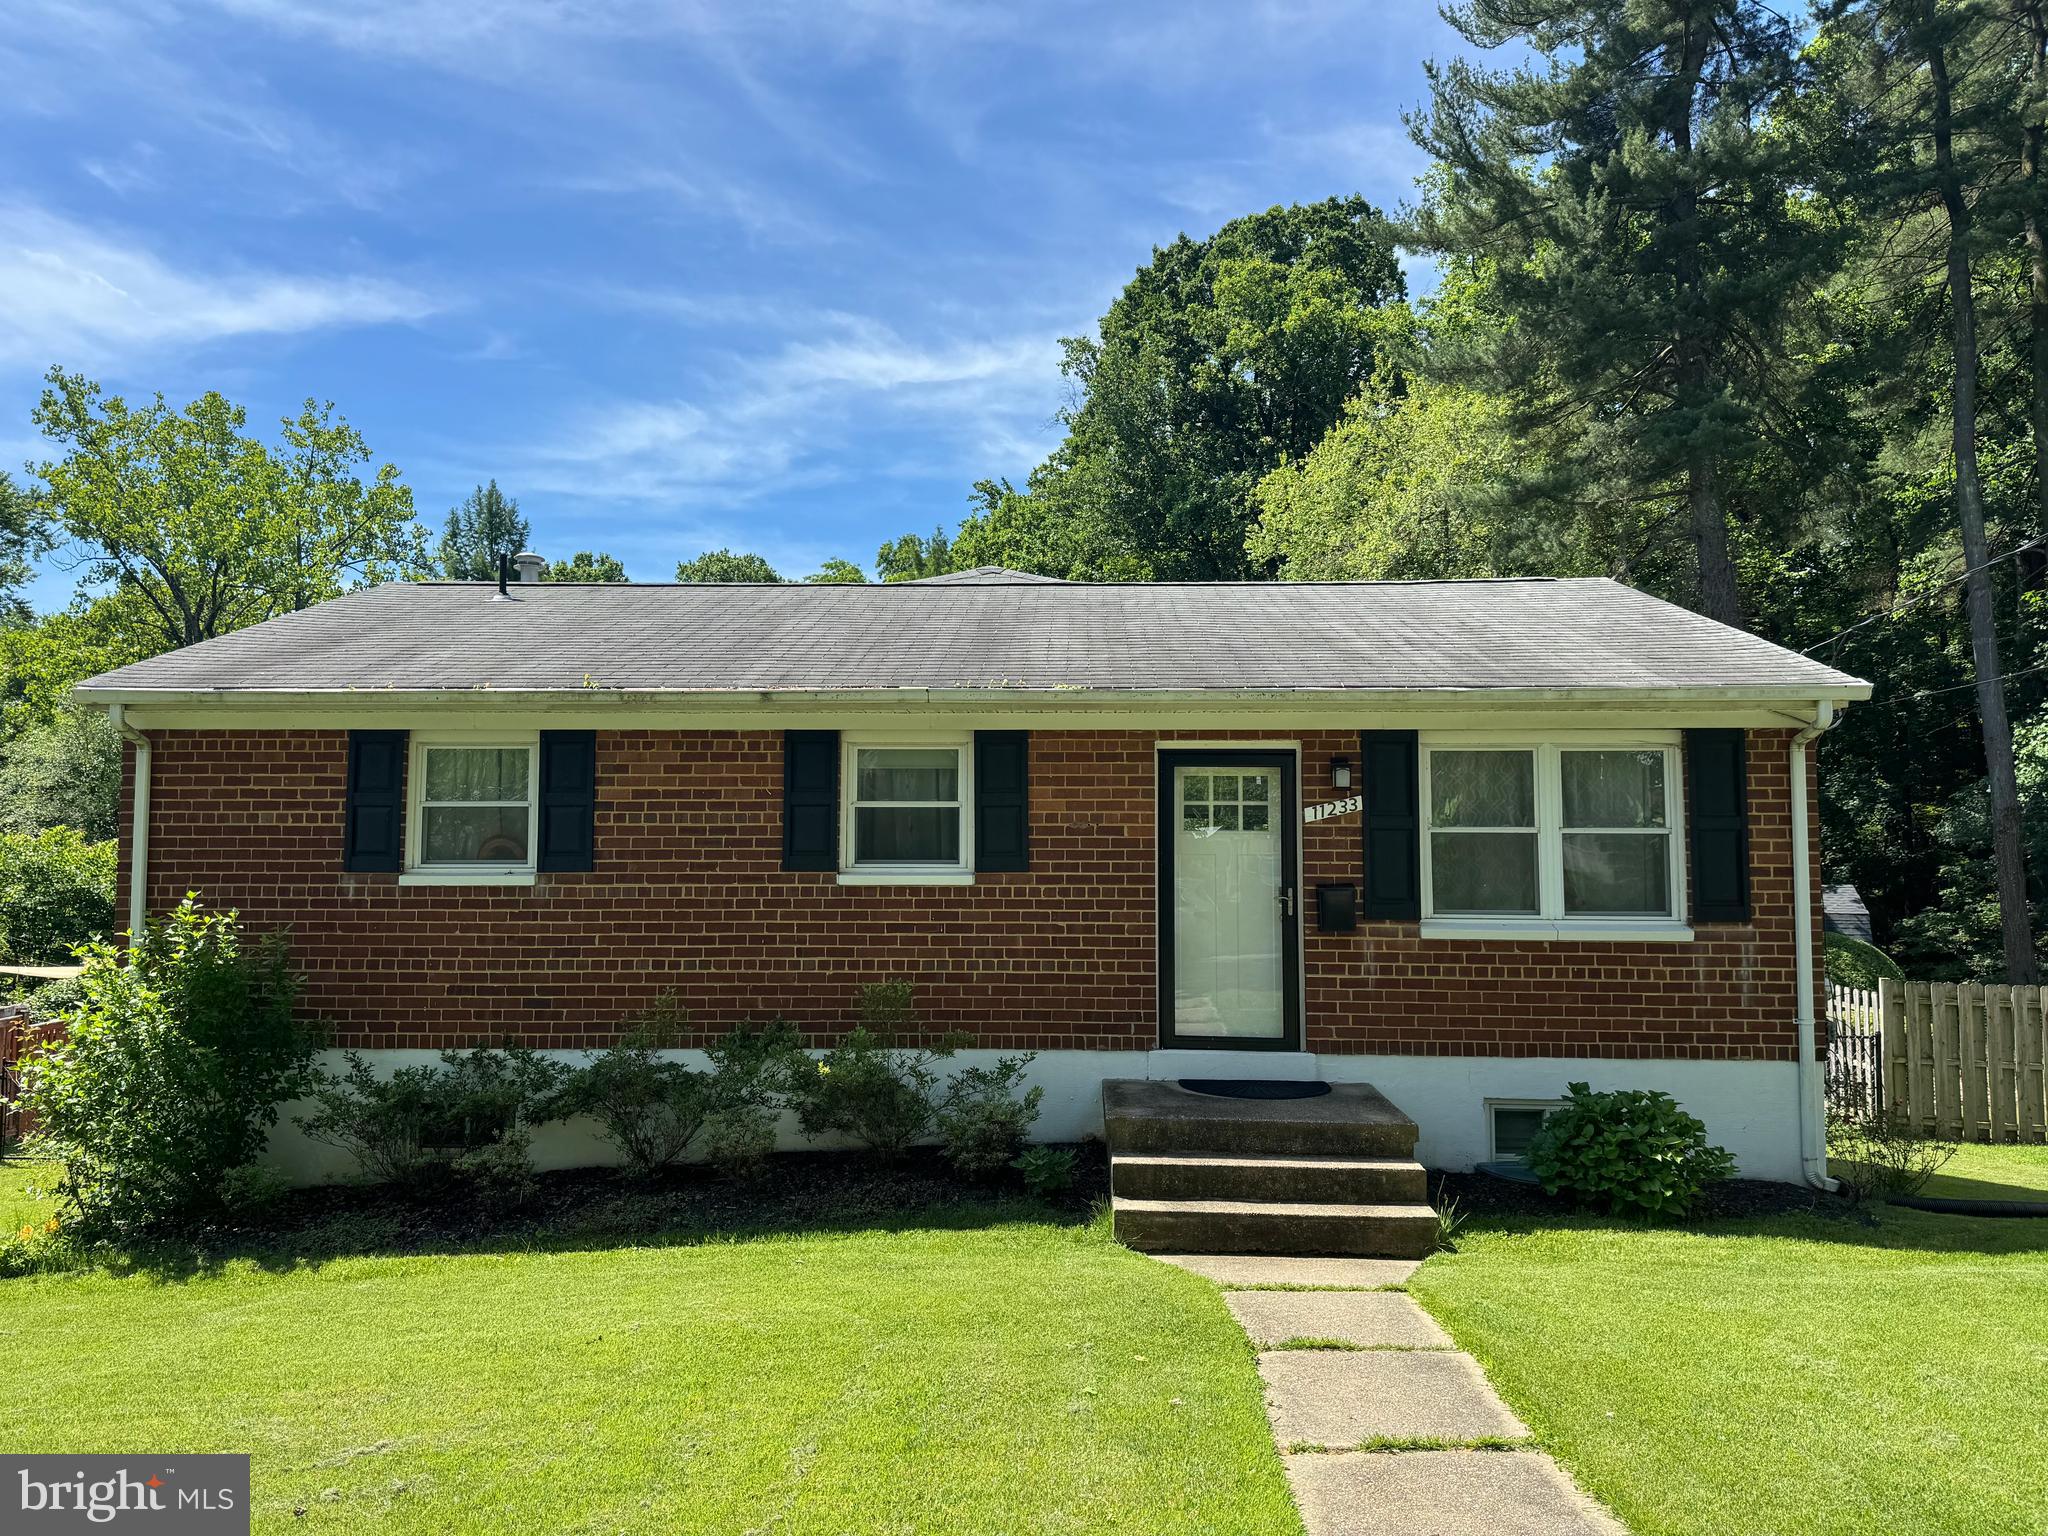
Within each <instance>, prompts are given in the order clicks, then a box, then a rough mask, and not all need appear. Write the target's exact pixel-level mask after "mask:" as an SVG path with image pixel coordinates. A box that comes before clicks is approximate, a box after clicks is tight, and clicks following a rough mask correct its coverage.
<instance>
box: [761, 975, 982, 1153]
mask: <svg viewBox="0 0 2048 1536" xmlns="http://www.w3.org/2000/svg"><path fill="white" fill-rule="evenodd" d="M857 1001H858V1008H859V1013H860V1023H859V1024H858V1025H856V1026H855V1027H854V1028H853V1029H852V1030H851V1031H849V1032H848V1033H847V1035H846V1037H845V1038H844V1039H842V1040H841V1041H840V1042H839V1043H838V1044H837V1045H835V1046H833V1047H832V1048H831V1049H830V1050H828V1051H827V1052H825V1054H824V1055H823V1056H822V1057H821V1058H819V1059H818V1060H817V1061H815V1062H813V1061H809V1060H799V1061H797V1062H794V1063H792V1064H791V1068H790V1070H789V1075H788V1079H787V1082H786V1084H785V1086H784V1093H785V1096H786V1097H787V1099H788V1101H789V1103H790V1105H791V1106H792V1107H793V1108H794V1109H795V1110H796V1115H797V1123H798V1124H799V1125H801V1126H802V1127H803V1130H804V1133H805V1134H806V1135H808V1136H816V1135H818V1134H820V1133H821V1132H825V1131H838V1132H841V1133H842V1134H844V1135H847V1136H851V1137H852V1138H853V1139H854V1140H855V1141H858V1142H860V1143H861V1144H862V1145H863V1146H865V1147H867V1148H868V1149H869V1150H870V1151H872V1152H876V1153H879V1154H880V1155H881V1156H883V1157H885V1158H892V1159H893V1158H898V1157H901V1156H902V1155H903V1154H904V1152H906V1151H907V1150H908V1149H909V1148H910V1147H911V1146H912V1145H913V1144H914V1143H916V1142H917V1141H918V1140H920V1139H921V1138H922V1137H924V1136H926V1135H928V1134H929V1133H930V1132H931V1129H932V1124H933V1122H934V1120H936V1119H937V1116H938V1094H939V1074H938V1073H937V1072H936V1071H934V1070H933V1065H932V1064H933V1063H934V1062H938V1061H944V1060H946V1059H948V1058H950V1057H951V1056H952V1055H953V1053H954V1051H955V1050H957V1049H958V1048H959V1046H960V1045H961V1044H962V1043H963V1041H962V1037H960V1036H954V1035H949V1036H946V1037H944V1038H942V1039H939V1040H935V1041H923V1042H916V1036H917V1034H918V1031H919V1023H920V1021H919V1019H918V1017H917V1012H916V1007H915V1000H914V997H913V994H912V990H911V984H910V983H909V982H907V981H885V982H876V983H873V984H871V985H868V986H864V987H862V988H861V989H860V992H859V995H858V999H857Z"/></svg>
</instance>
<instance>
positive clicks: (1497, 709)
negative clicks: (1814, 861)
mask: <svg viewBox="0 0 2048 1536" xmlns="http://www.w3.org/2000/svg"><path fill="white" fill-rule="evenodd" d="M1868 696H1869V690H1868V688H1867V687H1866V688H1863V689H1861V690H1860V691H1858V692H1857V693H1855V694H1853V695H1848V696H1845V695H1841V694H1837V695H1833V696H1830V697H1828V698H1827V699H1826V700H1825V702H1829V703H1833V704H1834V705H1835V706H1836V707H1837V708H1840V707H1842V706H1843V705H1846V704H1847V703H1848V702H1849V699H1850V697H1857V698H1864V697H1868ZM74 697H76V698H77V699H78V700H79V702H81V703H86V704H96V705H103V706H104V705H111V704H120V705H122V706H123V707H124V709H125V710H126V712H127V715H128V718H129V720H130V721H131V722H132V723H133V724H134V725H136V726H139V727H141V728H143V729H149V728H152V727H154V728H157V729H167V730H177V729H187V730H194V729H209V728H211V729H221V728H228V727H235V726H241V727H246V728H258V729H260V728H270V729H279V728H283V729H303V730H314V729H329V730H332V729H342V728H346V727H373V726H378V725H400V726H402V725H405V724H407V723H409V722H411V721H414V720H423V719H428V718H430V719H431V720H432V721H433V723H434V724H435V725H437V726H444V727H445V726H456V725H461V724H465V723H470V724H476V725H484V726H487V725H489V724H491V723H492V722H500V721H503V720H504V719H505V718H506V717H507V716H518V717H521V718H523V719H526V720H535V719H540V720H551V721H552V720H559V721H561V722H562V723H563V724H565V725H569V724H573V725H576V726H580V727H584V728H594V729H608V730H631V729H709V730H717V729H725V730H731V729H741V728H755V729H802V728H804V727H807V726H813V725H816V726H822V727H832V726H836V725H841V724H844V723H845V722H847V721H849V720H863V719H866V720H874V719H881V720H892V721H898V722H901V721H904V720H921V721H923V722H926V723H930V722H932V721H933V720H934V719H935V718H938V717H943V718H944V719H945V720H946V721H947V722H948V723H949V724H950V725H952V726H954V727H956V728H960V729H974V728H978V727H982V726H1002V725H1012V726H1014V725H1017V724H1020V723H1021V724H1026V725H1030V726H1035V727H1037V728H1039V729H1042V730H1054V729H1059V728H1060V727H1062V726H1070V727H1073V728H1076V729H1089V728H1092V729H1126V730H1144V729H1153V728H1171V729H1176V730H1187V729H1199V728H1202V727H1204V726H1205V725H1206V726H1208V727H1211V728H1215V729H1243V728H1244V726H1245V724H1246V722H1247V720H1248V719H1263V720H1268V721H1274V722H1280V721H1286V722H1291V723H1293V724H1294V725H1295V726H1297V727H1308V726H1314V725H1318V724H1322V725H1326V726H1328V727H1330V728H1334V729H1346V730H1355V729H1358V728H1359V727H1360V726H1362V725H1371V726H1373V727H1375V728H1378V729H1392V730H1398V729H1407V728H1427V727H1430V726H1439V727H1440V726H1442V725H1443V724H1444V723H1445V722H1446V721H1447V720H1450V719H1463V720H1468V721H1476V722H1478V723H1481V724H1484V725H1507V724H1510V723H1512V722H1513V720H1514V719H1515V718H1516V717H1517V716H1520V717H1524V718H1526V719H1527V720H1529V721H1530V722H1531V723H1537V722H1540V723H1542V724H1544V725H1546V726H1549V727H1551V728H1561V727H1564V726H1565V725H1567V724H1568V721H1567V720H1566V718H1565V717H1566V716H1570V717H1573V718H1574V719H1578V718H1581V717H1582V718H1583V723H1584V725H1585V726H1586V727H1587V728H1597V727H1598V726H1599V725H1601V724H1603V723H1614V722H1616V721H1618V720H1619V719H1623V718H1634V719H1637V720H1645V719H1651V718H1654V719H1655V720H1656V721H1657V722H1658V723H1660V724H1662V725H1664V726H1666V727H1667V728H1677V727H1681V726H1688V725H1698V726H1738V725H1740V726H1753V727H1770V726H1788V725H1794V726H1804V725H1808V724H1811V723H1812V722H1813V720H1814V718H1815V716H1816V714H1817V713H1818V710H1817V706H1818V704H1819V703H1821V702H1823V700H1822V699H1821V698H1818V697H1817V696H1816V695H1815V694H1814V693H1812V692H1811V691H1806V692H1801V691H1799V690H1796V689H1753V688H1658V689H1638V690H1620V689H1591V688H1575V689H1485V690H1481V689H1471V690H1430V691H1406V692H1399V693H1396V692H1388V691H1369V690H1355V691H1337V690H1314V691H1301V692H1288V691H1278V690H1228V691H1225V690H1210V691H1204V692H1186V693H1133V692H1110V691H1107V690H1096V691H1090V690H1080V689H1075V690H1062V691H1055V692H1045V693H1023V692H1017V693H1004V694H994V693H991V691H989V690H986V689H959V690H938V689H888V690H882V689H873V690H862V691H858V692H846V693H824V692H813V691H804V692H782V693H774V692H750V693H683V692H674V693H625V692H610V691H605V690H592V691H589V692H575V693H563V692H519V693H514V692H509V691H508V692H496V691H492V690H487V689H440V690H431V691H428V690H420V691H406V692H400V691H398V690H396V689H393V690H386V691H371V690H362V691H355V690H338V691H326V692H306V693H252V692H226V691H221V692H211V691H197V692H176V693H172V692H166V691H136V690H111V689H83V688H81V689H78V690H75V691H74Z"/></svg>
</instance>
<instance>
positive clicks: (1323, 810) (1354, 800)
mask: <svg viewBox="0 0 2048 1536" xmlns="http://www.w3.org/2000/svg"><path fill="white" fill-rule="evenodd" d="M1364 809H1365V796H1363V795H1346V796H1345V797H1344V798H1343V799H1342V800H1331V801H1328V802H1326V803H1325V804H1322V805H1305V806H1303V807H1302V808H1301V819H1302V820H1303V821H1328V820H1329V819H1330V818H1331V817H1332V816H1348V815H1350V814H1351V813H1352V812H1353V811H1362V810H1364Z"/></svg>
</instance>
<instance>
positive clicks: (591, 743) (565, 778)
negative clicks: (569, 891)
mask: <svg viewBox="0 0 2048 1536" xmlns="http://www.w3.org/2000/svg"><path fill="white" fill-rule="evenodd" d="M596 859H597V732H595V731H542V732H541V733H540V854H539V857H538V858H537V859H536V861H535V868H537V869H542V870H547V871H550V872H566V871H570V870H580V869H590V868H592V867H593V866H594V865H595V863H596Z"/></svg>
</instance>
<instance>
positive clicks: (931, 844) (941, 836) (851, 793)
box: [841, 741, 973, 875]
mask: <svg viewBox="0 0 2048 1536" xmlns="http://www.w3.org/2000/svg"><path fill="white" fill-rule="evenodd" d="M845 753H846V761H845V763H844V765H843V772H842V774H841V782H842V783H843V784H844V785H845V793H846V802H847V803H846V806H845V814H844V815H843V816H842V817H841V825H842V827H843V829H844V837H845V849H844V857H843V859H842V867H843V868H844V869H845V870H847V871H848V872H850V873H853V874H877V875H891V874H893V875H965V874H967V873H969V872H970V871H971V870H972V869H973V864H972V862H971V852H970V849H969V847H968V843H969V839H970V837H971V833H970V831H969V828H968V817H967V807H968V804H969V800H968V788H967V777H968V750H967V744H966V743H965V742H902V743H896V742H863V741H848V742H847V743H846V746H845Z"/></svg>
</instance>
